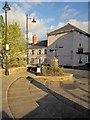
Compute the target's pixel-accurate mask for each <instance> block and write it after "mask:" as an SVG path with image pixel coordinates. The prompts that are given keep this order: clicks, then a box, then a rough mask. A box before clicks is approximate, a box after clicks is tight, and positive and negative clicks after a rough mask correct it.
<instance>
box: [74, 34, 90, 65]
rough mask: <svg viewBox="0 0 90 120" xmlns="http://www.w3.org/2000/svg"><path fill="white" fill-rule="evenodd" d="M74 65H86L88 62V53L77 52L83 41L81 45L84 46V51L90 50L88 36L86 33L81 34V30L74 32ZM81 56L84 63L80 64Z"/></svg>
mask: <svg viewBox="0 0 90 120" xmlns="http://www.w3.org/2000/svg"><path fill="white" fill-rule="evenodd" d="M73 36H74V39H73V66H79V65H84V64H85V63H86V62H87V58H88V57H87V55H84V54H81V55H80V54H76V52H77V51H78V48H79V44H80V43H81V47H82V48H83V52H88V37H87V36H86V35H84V34H80V33H79V32H73ZM80 56H81V59H82V62H83V63H82V64H79V58H80Z"/></svg>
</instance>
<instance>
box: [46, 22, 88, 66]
mask: <svg viewBox="0 0 90 120" xmlns="http://www.w3.org/2000/svg"><path fill="white" fill-rule="evenodd" d="M89 37H90V35H89V34H88V33H86V32H84V31H82V30H81V29H79V28H77V27H75V26H73V25H71V24H69V23H68V24H67V25H65V26H64V27H62V28H59V29H57V30H55V31H52V32H50V33H48V37H47V38H48V40H47V46H48V47H47V63H48V64H50V61H51V58H52V57H54V56H55V57H57V58H58V61H59V65H62V66H81V65H85V64H86V63H87V62H89V59H90V58H89V54H90V51H89V49H88V46H89V45H88V42H89Z"/></svg>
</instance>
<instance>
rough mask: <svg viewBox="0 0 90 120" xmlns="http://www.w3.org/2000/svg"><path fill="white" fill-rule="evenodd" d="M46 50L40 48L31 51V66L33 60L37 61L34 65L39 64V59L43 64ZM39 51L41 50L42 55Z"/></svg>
mask: <svg viewBox="0 0 90 120" xmlns="http://www.w3.org/2000/svg"><path fill="white" fill-rule="evenodd" d="M45 49H46V48H38V49H29V63H30V64H31V59H32V58H34V59H35V61H34V63H33V64H37V63H38V59H41V62H42V63H43V62H44V60H45V58H46V55H45V54H44V50H45ZM32 50H34V51H35V52H34V54H33V55H32ZM39 50H41V54H39Z"/></svg>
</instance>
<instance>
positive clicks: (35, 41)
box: [32, 35, 37, 44]
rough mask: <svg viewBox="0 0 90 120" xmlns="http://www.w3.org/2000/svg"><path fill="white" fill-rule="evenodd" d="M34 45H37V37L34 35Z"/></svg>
mask: <svg viewBox="0 0 90 120" xmlns="http://www.w3.org/2000/svg"><path fill="white" fill-rule="evenodd" d="M32 43H33V44H36V43H37V37H36V35H34V36H33V37H32Z"/></svg>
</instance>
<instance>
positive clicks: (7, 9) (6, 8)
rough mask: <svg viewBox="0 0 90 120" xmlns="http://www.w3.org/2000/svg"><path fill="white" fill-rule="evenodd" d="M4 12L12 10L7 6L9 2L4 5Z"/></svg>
mask: <svg viewBox="0 0 90 120" xmlns="http://www.w3.org/2000/svg"><path fill="white" fill-rule="evenodd" d="M3 10H5V11H9V10H11V8H10V7H9V5H8V4H7V2H5V5H4V7H3Z"/></svg>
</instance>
